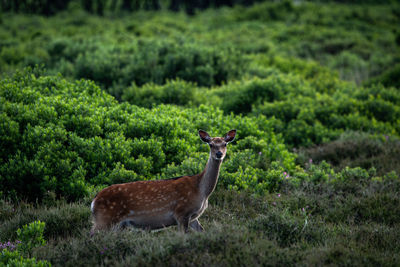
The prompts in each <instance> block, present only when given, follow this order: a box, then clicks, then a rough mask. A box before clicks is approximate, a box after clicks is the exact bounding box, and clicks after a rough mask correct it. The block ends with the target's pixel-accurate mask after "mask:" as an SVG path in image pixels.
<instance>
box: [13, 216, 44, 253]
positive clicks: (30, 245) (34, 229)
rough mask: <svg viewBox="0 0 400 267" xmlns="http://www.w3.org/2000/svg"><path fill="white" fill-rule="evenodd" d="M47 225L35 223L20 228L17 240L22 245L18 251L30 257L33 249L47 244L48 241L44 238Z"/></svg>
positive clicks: (39, 222)
mask: <svg viewBox="0 0 400 267" xmlns="http://www.w3.org/2000/svg"><path fill="white" fill-rule="evenodd" d="M45 225H46V224H45V223H44V222H41V221H34V222H32V223H30V224H26V225H24V226H23V227H22V228H19V229H18V230H17V238H18V240H20V241H21V243H19V245H18V250H19V251H21V252H22V253H23V254H25V255H29V254H30V253H31V251H32V249H34V248H36V247H39V246H44V245H45V244H46V240H44V238H43V232H44V227H45Z"/></svg>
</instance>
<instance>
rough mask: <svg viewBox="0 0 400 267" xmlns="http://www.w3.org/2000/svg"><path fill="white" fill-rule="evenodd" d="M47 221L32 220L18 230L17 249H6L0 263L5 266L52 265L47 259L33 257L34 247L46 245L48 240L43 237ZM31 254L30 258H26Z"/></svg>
mask: <svg viewBox="0 0 400 267" xmlns="http://www.w3.org/2000/svg"><path fill="white" fill-rule="evenodd" d="M44 227H45V223H44V222H41V221H34V222H31V223H30V224H29V225H28V224H26V225H24V226H23V228H19V229H18V230H17V232H16V233H17V237H18V239H19V240H18V241H17V243H18V245H17V248H16V250H14V251H10V250H8V249H4V250H2V251H1V254H0V264H1V265H5V266H18V267H19V266H21V267H23V266H35V267H44V266H51V264H50V263H49V262H47V261H42V260H39V261H37V260H36V259H35V258H31V257H30V256H31V254H32V252H33V249H35V248H37V247H40V246H44V245H45V244H46V241H45V240H44V238H43V232H44ZM23 255H24V256H29V258H24V257H23Z"/></svg>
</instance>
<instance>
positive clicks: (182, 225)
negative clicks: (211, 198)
mask: <svg viewBox="0 0 400 267" xmlns="http://www.w3.org/2000/svg"><path fill="white" fill-rule="evenodd" d="M189 221H190V219H189V217H188V216H182V217H180V218H178V219H177V223H178V229H179V231H181V232H182V233H187V232H188V229H189Z"/></svg>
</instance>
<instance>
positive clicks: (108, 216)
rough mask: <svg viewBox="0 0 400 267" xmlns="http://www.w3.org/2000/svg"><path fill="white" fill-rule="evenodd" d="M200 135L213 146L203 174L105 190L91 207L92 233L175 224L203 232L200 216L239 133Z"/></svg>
mask: <svg viewBox="0 0 400 267" xmlns="http://www.w3.org/2000/svg"><path fill="white" fill-rule="evenodd" d="M198 133H199V136H200V139H201V140H202V141H203V142H205V143H207V144H208V145H209V147H210V154H209V158H208V161H207V164H206V166H205V168H204V170H203V171H202V172H201V173H199V174H195V175H190V176H188V175H184V176H180V177H175V178H170V179H164V180H148V181H134V182H129V183H123V184H114V185H111V186H109V187H107V188H105V189H103V190H102V191H100V192H99V193H98V194H97V195H96V196H95V198H94V199H93V201H92V204H91V211H92V217H93V228H92V232H94V231H99V230H109V229H112V228H114V227H116V228H117V229H124V228H127V227H134V228H139V229H143V230H156V229H162V228H166V227H169V226H173V225H177V226H178V230H179V231H180V232H183V233H187V232H188V231H189V229H192V230H194V231H197V232H203V231H204V228H203V226H202V225H201V224H200V222H199V217H200V216H201V215H202V214H203V212H204V211H205V209H206V208H207V207H208V198H209V197H210V195H211V194H212V192H213V191H214V189H215V187H216V185H217V182H218V176H219V172H220V167H221V164H222V161H223V160H224V158H225V155H226V151H227V144H228V143H230V142H232V141H233V140H234V139H235V136H236V130H230V131H229V132H227V133H226V134H225V136H224V137H214V138H212V137H211V136H210V135H209V134H208V133H207V132H206V131H203V130H199V132H198ZM189 227H190V228H189Z"/></svg>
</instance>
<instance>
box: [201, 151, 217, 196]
mask: <svg viewBox="0 0 400 267" xmlns="http://www.w3.org/2000/svg"><path fill="white" fill-rule="evenodd" d="M221 163H222V160H215V159H213V158H212V157H211V155H210V157H209V159H208V162H207V165H206V168H205V170H204V171H203V175H202V176H201V179H200V192H201V194H202V196H203V197H205V198H208V197H209V196H210V195H211V193H212V192H213V191H214V189H215V186H216V185H217V181H218V176H219V169H220V167H221Z"/></svg>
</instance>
